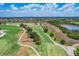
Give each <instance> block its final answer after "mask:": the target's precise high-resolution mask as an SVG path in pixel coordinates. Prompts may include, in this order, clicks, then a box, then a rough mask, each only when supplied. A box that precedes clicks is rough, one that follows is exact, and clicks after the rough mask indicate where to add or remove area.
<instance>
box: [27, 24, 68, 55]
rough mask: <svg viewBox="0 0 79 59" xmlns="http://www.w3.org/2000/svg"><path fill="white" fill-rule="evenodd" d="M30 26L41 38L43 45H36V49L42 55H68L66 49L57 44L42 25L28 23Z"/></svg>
mask: <svg viewBox="0 0 79 59" xmlns="http://www.w3.org/2000/svg"><path fill="white" fill-rule="evenodd" d="M27 25H28V26H29V27H31V28H32V29H33V31H34V32H36V33H37V34H38V35H39V36H40V38H41V45H36V47H35V48H36V50H37V51H38V52H39V54H40V55H42V56H47V55H50V56H54V55H55V56H60V55H61V56H63V55H65V56H66V55H67V53H66V51H64V50H63V49H62V48H61V47H59V46H57V45H55V44H54V43H53V42H52V41H51V40H50V38H49V37H48V36H47V35H46V33H44V31H43V28H42V27H41V26H37V25H35V24H34V23H27Z"/></svg>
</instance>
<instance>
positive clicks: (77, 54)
mask: <svg viewBox="0 0 79 59" xmlns="http://www.w3.org/2000/svg"><path fill="white" fill-rule="evenodd" d="M75 55H76V56H79V48H76V52H75Z"/></svg>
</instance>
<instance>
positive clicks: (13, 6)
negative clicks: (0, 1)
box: [10, 4, 18, 10]
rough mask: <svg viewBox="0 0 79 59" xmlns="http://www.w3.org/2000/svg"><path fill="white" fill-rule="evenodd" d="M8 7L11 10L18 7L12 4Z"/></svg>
mask: <svg viewBox="0 0 79 59" xmlns="http://www.w3.org/2000/svg"><path fill="white" fill-rule="evenodd" d="M10 7H11V9H12V10H18V8H17V7H16V6H15V5H14V4H12V5H10Z"/></svg>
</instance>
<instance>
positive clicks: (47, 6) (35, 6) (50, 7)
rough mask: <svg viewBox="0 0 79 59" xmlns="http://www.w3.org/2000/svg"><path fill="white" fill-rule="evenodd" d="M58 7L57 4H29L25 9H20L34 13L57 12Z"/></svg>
mask: <svg viewBox="0 0 79 59" xmlns="http://www.w3.org/2000/svg"><path fill="white" fill-rule="evenodd" d="M57 7H58V5H57V4H56V3H53V4H52V3H51V4H50V3H47V4H45V5H41V4H29V5H24V6H23V7H20V9H24V10H33V11H55V10H56V9H57Z"/></svg>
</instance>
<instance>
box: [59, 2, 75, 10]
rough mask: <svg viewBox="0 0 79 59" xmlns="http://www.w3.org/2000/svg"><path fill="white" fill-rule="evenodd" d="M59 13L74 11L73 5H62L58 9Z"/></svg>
mask: <svg viewBox="0 0 79 59" xmlns="http://www.w3.org/2000/svg"><path fill="white" fill-rule="evenodd" d="M58 10H59V11H73V10H74V3H68V4H65V5H63V6H62V7H60V8H59V9H58Z"/></svg>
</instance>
